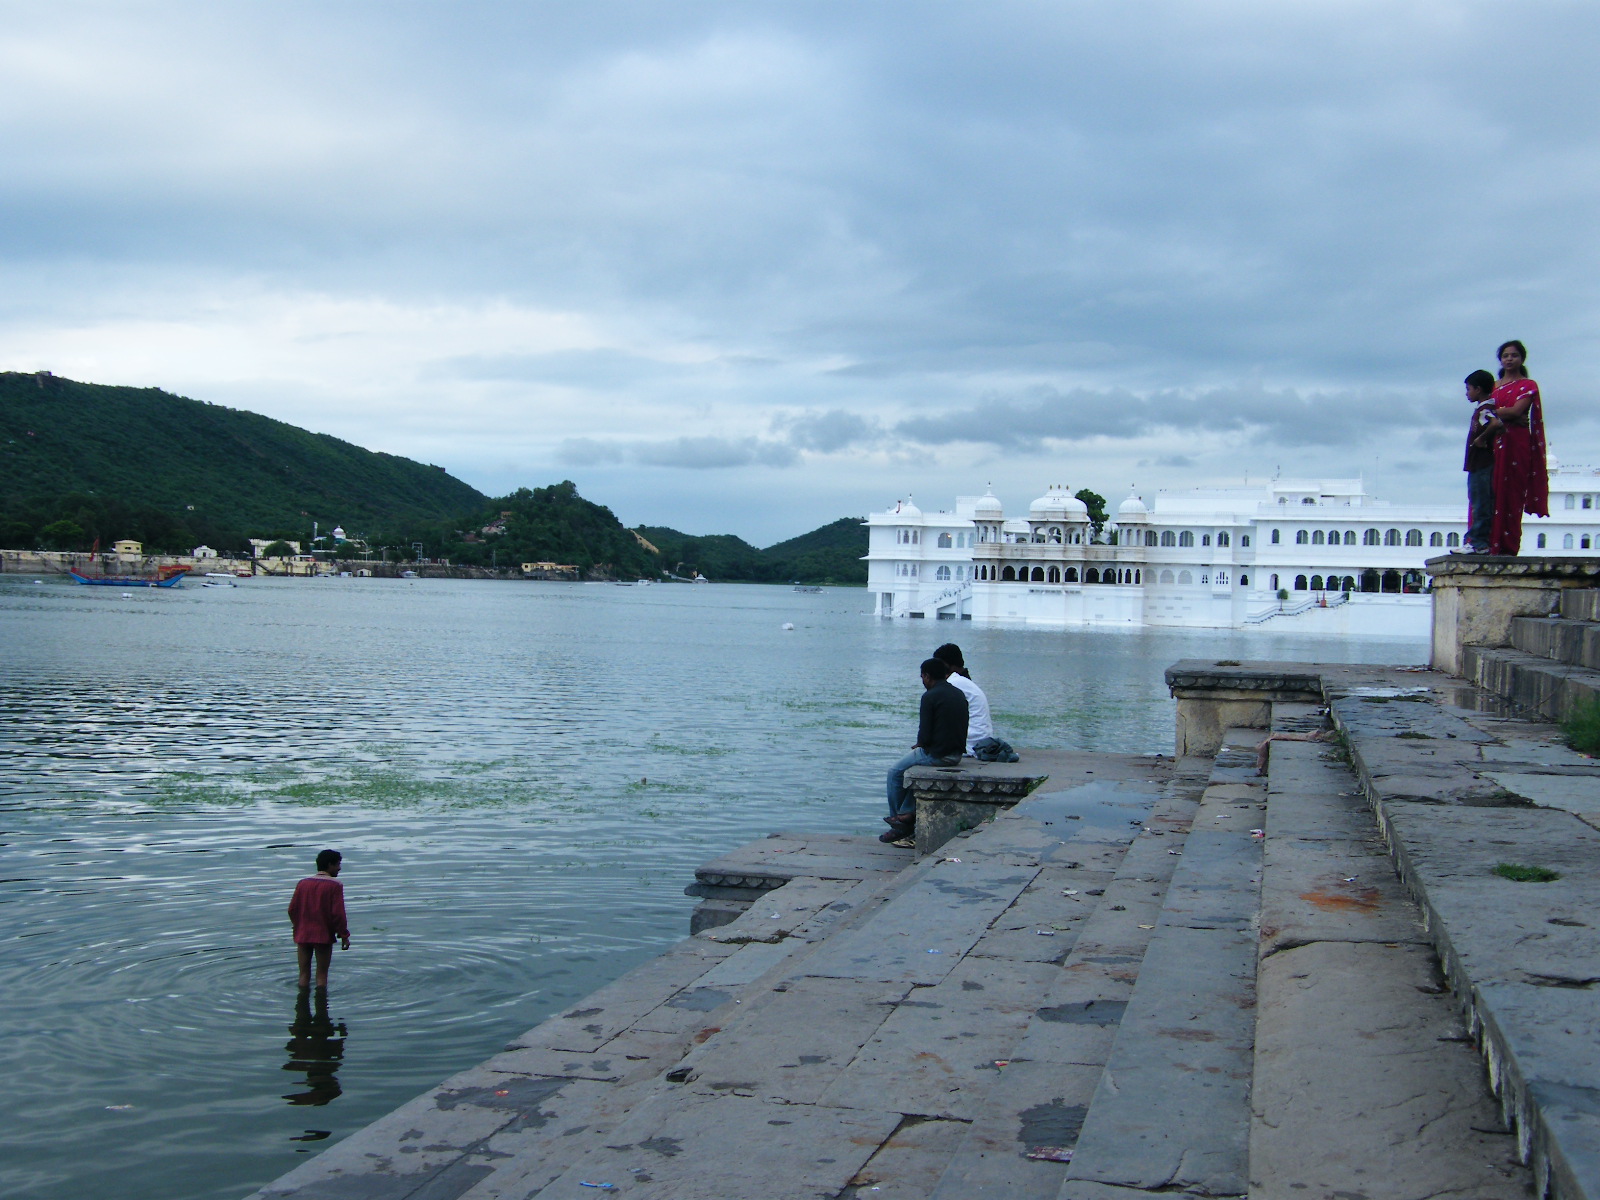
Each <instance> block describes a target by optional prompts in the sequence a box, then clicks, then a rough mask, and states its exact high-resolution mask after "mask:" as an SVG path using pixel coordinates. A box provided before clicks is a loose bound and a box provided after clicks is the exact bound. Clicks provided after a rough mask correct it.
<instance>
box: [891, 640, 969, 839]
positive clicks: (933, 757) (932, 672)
mask: <svg viewBox="0 0 1600 1200" xmlns="http://www.w3.org/2000/svg"><path fill="white" fill-rule="evenodd" d="M966 748H967V698H966V697H965V696H963V695H962V694H961V692H960V691H959V690H958V689H956V688H954V687H952V686H951V685H950V666H949V664H948V663H945V662H942V661H940V660H939V659H937V658H929V659H925V660H924V661H923V664H922V706H921V709H920V711H919V714H918V717H917V744H916V745H915V746H913V747H912V749H911V753H910V754H908V755H906V756H905V757H904V758H902V759H901V760H900V761H899V762H897V763H895V765H894V766H892V767H891V768H889V815H888V816H887V817H885V818H884V820H885V821H887V822H888V823H889V830H888V832H887V833H883V834H880V835H879V837H878V840H879V841H880V842H890V843H893V844H894V845H896V846H910V845H913V842H912V840H911V832H912V827H913V826H914V825H915V823H916V819H917V809H916V801H914V800H913V799H912V798H911V793H910V792H908V791H907V790H906V786H905V777H906V771H907V770H908V769H909V768H911V767H953V766H956V765H957V764H959V763H960V762H961V752H962V751H963V750H965V749H966Z"/></svg>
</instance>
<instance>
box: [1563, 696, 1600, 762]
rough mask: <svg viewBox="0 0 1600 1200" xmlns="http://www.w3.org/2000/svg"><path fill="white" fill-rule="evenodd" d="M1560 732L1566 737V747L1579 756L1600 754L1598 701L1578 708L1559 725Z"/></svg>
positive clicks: (1599, 701)
mask: <svg viewBox="0 0 1600 1200" xmlns="http://www.w3.org/2000/svg"><path fill="white" fill-rule="evenodd" d="M1561 732H1562V733H1564V734H1566V735H1567V745H1569V746H1571V747H1572V748H1573V749H1574V750H1576V751H1577V752H1578V753H1579V754H1600V700H1590V701H1588V702H1587V703H1586V704H1581V705H1579V706H1578V711H1577V712H1575V713H1573V714H1572V715H1571V716H1570V717H1568V718H1567V719H1566V720H1565V721H1563V722H1562V723H1561Z"/></svg>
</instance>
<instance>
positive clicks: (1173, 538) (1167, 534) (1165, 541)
mask: <svg viewBox="0 0 1600 1200" xmlns="http://www.w3.org/2000/svg"><path fill="white" fill-rule="evenodd" d="M1161 544H1162V545H1163V546H1176V545H1177V544H1178V535H1177V534H1175V533H1173V532H1172V530H1170V529H1163V530H1162V531H1161Z"/></svg>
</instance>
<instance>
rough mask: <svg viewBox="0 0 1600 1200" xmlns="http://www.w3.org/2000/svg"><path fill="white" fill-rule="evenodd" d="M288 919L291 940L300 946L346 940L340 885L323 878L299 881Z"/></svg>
mask: <svg viewBox="0 0 1600 1200" xmlns="http://www.w3.org/2000/svg"><path fill="white" fill-rule="evenodd" d="M289 920H291V921H293V922H294V940H295V941H296V942H298V943H300V944H301V945H308V946H315V945H319V944H323V943H329V944H331V943H332V942H333V940H334V939H335V938H342V937H349V936H350V926H349V923H348V922H346V920H345V916H344V884H342V883H340V882H339V881H338V880H337V879H329V878H328V877H327V876H326V875H312V876H310V877H309V878H307V879H302V880H301V881H300V882H299V883H297V884H295V885H294V898H293V899H292V900H290V901H289Z"/></svg>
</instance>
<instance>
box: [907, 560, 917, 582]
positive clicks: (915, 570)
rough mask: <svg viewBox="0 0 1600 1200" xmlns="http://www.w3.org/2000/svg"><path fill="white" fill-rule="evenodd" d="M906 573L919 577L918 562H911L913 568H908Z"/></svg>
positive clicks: (912, 576)
mask: <svg viewBox="0 0 1600 1200" xmlns="http://www.w3.org/2000/svg"><path fill="white" fill-rule="evenodd" d="M906 574H907V575H909V576H911V578H913V579H915V578H916V577H917V564H916V563H912V564H911V569H910V570H908V571H907V572H906Z"/></svg>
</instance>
